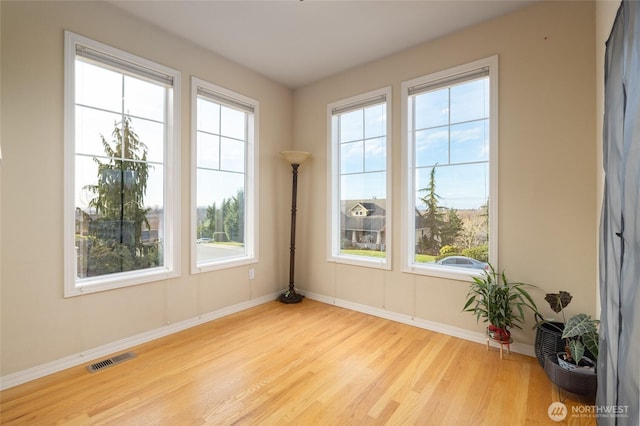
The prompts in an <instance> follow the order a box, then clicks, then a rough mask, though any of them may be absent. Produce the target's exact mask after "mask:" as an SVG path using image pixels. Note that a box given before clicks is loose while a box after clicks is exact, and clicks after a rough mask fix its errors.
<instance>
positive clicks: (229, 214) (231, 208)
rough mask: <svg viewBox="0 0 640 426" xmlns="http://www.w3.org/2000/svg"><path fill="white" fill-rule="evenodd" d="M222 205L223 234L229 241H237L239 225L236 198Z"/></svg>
mask: <svg viewBox="0 0 640 426" xmlns="http://www.w3.org/2000/svg"><path fill="white" fill-rule="evenodd" d="M223 205H224V232H226V234H227V237H228V238H229V240H230V241H238V240H239V239H238V237H239V230H240V223H239V212H238V197H231V198H229V199H228V200H225V203H224V204H223Z"/></svg>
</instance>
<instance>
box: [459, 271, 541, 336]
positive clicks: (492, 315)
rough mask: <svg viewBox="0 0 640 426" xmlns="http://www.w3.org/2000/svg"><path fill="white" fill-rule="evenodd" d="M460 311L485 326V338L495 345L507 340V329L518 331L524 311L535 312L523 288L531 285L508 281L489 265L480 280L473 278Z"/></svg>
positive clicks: (530, 299)
mask: <svg viewBox="0 0 640 426" xmlns="http://www.w3.org/2000/svg"><path fill="white" fill-rule="evenodd" d="M472 278H473V281H472V283H471V286H470V288H469V292H468V293H467V301H466V303H465V305H464V308H463V312H471V313H473V314H474V315H475V316H476V320H477V321H478V322H479V321H480V319H482V321H483V322H485V323H489V326H488V327H487V333H488V334H489V337H491V338H492V339H494V340H497V341H499V342H505V343H508V342H510V340H511V332H510V331H509V329H510V328H512V327H516V328H522V327H521V326H520V324H524V322H525V309H530V310H531V311H532V312H534V313H536V312H538V308H537V307H536V304H535V302H534V301H533V299H532V298H531V296H530V295H529V293H528V292H527V290H526V289H525V287H533V286H532V285H531V284H525V283H519V282H509V281H508V280H507V277H506V275H505V273H504V272H502V273H500V274H499V273H497V272H496V271H495V269H494V268H493V266H492V265H491V264H489V270H488V271H483V274H482V276H481V277H478V276H473V277H472Z"/></svg>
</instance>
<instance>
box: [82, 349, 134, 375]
mask: <svg viewBox="0 0 640 426" xmlns="http://www.w3.org/2000/svg"><path fill="white" fill-rule="evenodd" d="M135 357H136V354H134V353H133V352H125V353H123V354H120V355H116V356H112V357H111V358H107V359H103V360H102V361H98V362H96V363H93V364H91V365H88V366H87V370H89V371H90V372H91V373H95V372H96V371H100V370H104V369H105V368H107V367H111V366H112V365H116V364H120V363H121V362H125V361H127V360H129V359H132V358H135Z"/></svg>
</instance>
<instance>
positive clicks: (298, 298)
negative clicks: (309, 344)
mask: <svg viewBox="0 0 640 426" xmlns="http://www.w3.org/2000/svg"><path fill="white" fill-rule="evenodd" d="M280 155H282V156H283V157H284V158H285V160H287V161H288V162H289V164H291V174H292V175H293V186H292V189H291V245H290V248H289V253H290V254H289V290H287V291H286V292H284V293H282V294H281V295H280V297H279V298H278V300H280V301H281V302H282V303H300V302H302V298H303V297H304V296H303V295H301V294H298V293H296V290H295V288H294V285H293V275H294V268H295V263H296V262H295V260H296V202H297V198H298V167H300V164H302V163H303V162H304V160H306V159H307V158H309V157H310V156H311V153H310V152H304V151H282V152H281V153H280Z"/></svg>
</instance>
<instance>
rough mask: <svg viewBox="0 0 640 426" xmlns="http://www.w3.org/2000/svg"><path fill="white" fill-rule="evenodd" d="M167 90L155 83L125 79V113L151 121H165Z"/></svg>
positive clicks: (128, 77) (131, 78)
mask: <svg viewBox="0 0 640 426" xmlns="http://www.w3.org/2000/svg"><path fill="white" fill-rule="evenodd" d="M164 96H165V89H164V87H162V86H159V85H157V84H155V83H150V82H148V81H144V80H140V79H138V78H134V77H131V76H125V77H124V112H125V114H129V115H133V116H136V117H142V118H148V119H151V120H157V121H163V120H164Z"/></svg>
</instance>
